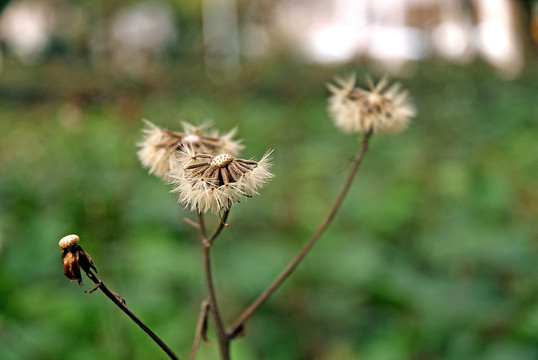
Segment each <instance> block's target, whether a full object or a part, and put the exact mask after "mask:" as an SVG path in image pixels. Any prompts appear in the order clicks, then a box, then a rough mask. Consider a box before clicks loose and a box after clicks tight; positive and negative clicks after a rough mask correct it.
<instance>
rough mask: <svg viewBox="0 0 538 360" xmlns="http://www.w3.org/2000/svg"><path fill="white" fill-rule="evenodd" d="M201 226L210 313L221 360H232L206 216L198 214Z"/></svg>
mask: <svg viewBox="0 0 538 360" xmlns="http://www.w3.org/2000/svg"><path fill="white" fill-rule="evenodd" d="M198 218H199V224H200V243H201V245H202V261H203V263H204V276H205V282H206V287H207V295H208V301H209V311H210V312H211V316H212V317H213V321H214V322H215V327H216V332H217V339H218V343H219V352H220V358H221V360H230V339H229V337H228V335H227V334H226V329H225V328H224V324H223V323H222V318H221V317H220V313H219V308H218V306H217V297H216V295H215V287H214V286H213V275H212V274H211V252H210V250H211V244H210V243H209V241H208V239H207V232H206V228H205V221H204V215H203V214H198Z"/></svg>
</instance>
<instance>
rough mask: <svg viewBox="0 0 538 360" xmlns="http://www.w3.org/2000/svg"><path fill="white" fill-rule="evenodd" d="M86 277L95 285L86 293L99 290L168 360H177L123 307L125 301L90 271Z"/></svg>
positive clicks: (166, 347)
mask: <svg viewBox="0 0 538 360" xmlns="http://www.w3.org/2000/svg"><path fill="white" fill-rule="evenodd" d="M86 275H88V277H89V278H90V280H91V281H93V282H94V284H95V285H96V286H95V288H94V289H93V290H91V291H89V292H88V293H90V292H93V291H95V290H97V289H99V290H101V291H102V292H103V294H105V295H106V297H108V298H109V299H110V300H112V302H114V304H115V305H116V306H117V307H119V308H120V309H121V311H123V312H124V313H125V314H127V316H129V317H130V318H131V320H133V321H134V322H135V323H136V325H138V326H140V328H141V329H142V330H144V332H145V333H146V334H148V335H149V336H150V337H151V338H152V339H153V341H155V343H157V345H159V346H160V347H161V349H162V350H163V351H164V352H165V353H166V354H167V355H168V356H169V357H170V359H172V360H179V358H178V357H177V355H176V354H174V352H173V351H172V350H171V349H170V348H169V347H168V345H166V344H165V343H164V341H162V340H161V339H160V338H159V337H158V336H157V335H156V334H155V333H154V332H153V331H151V329H150V328H149V327H147V326H146V324H144V323H143V322H142V321H141V320H140V319H139V318H138V317H136V316H135V314H133V313H132V312H131V310H129V308H127V306H126V305H125V301H124V300H123V299H122V298H121V297H120V296H119V295H118V294H116V293H114V292H113V291H111V290H109V289H108V288H107V287H106V285H105V284H104V283H103V282H102V281H101V280H99V278H98V277H97V276H96V275H95V274H94V273H93V272H92V271H91V270H88V271H86Z"/></svg>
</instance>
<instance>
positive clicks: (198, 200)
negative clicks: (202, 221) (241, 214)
mask: <svg viewBox="0 0 538 360" xmlns="http://www.w3.org/2000/svg"><path fill="white" fill-rule="evenodd" d="M270 154H271V152H267V153H266V154H265V155H264V156H263V157H262V158H261V160H260V161H253V160H245V159H240V158H235V157H233V156H232V155H230V154H226V153H225V154H219V155H216V156H212V155H208V154H196V153H195V152H194V151H193V150H192V149H189V148H185V149H184V151H183V152H182V156H178V157H177V158H176V160H175V161H174V162H173V163H171V170H170V177H171V179H172V180H171V182H172V184H174V185H175V187H174V189H173V190H172V191H174V192H177V193H179V202H181V203H183V204H185V206H187V207H190V208H191V210H192V211H195V212H199V213H206V212H208V211H211V212H215V213H216V212H219V211H220V210H223V209H228V208H229V207H230V206H231V205H232V204H233V203H234V202H239V201H240V200H241V199H242V198H245V197H251V196H253V195H257V194H258V190H259V189H260V188H261V187H262V186H263V185H265V184H266V183H267V182H268V181H269V180H270V179H271V178H272V177H273V174H271V173H270V172H269V168H270V167H271V161H270Z"/></svg>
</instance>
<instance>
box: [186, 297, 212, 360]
mask: <svg viewBox="0 0 538 360" xmlns="http://www.w3.org/2000/svg"><path fill="white" fill-rule="evenodd" d="M208 311H209V302H208V301H207V300H204V301H202V304H201V305H200V315H199V317H198V324H197V325H196V333H195V334H194V341H193V342H192V347H191V353H190V355H189V360H194V357H195V356H196V351H197V350H198V345H199V344H200V338H202V339H204V341H205V342H208V340H207V334H206V333H207V312H208Z"/></svg>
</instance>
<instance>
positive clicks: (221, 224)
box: [207, 208, 230, 245]
mask: <svg viewBox="0 0 538 360" xmlns="http://www.w3.org/2000/svg"><path fill="white" fill-rule="evenodd" d="M229 214H230V208H228V209H226V210H225V211H224V214H223V215H222V218H220V222H219V225H218V226H217V228H216V229H215V231H214V232H213V235H211V236H210V237H209V239H207V242H208V243H209V245H212V244H213V241H215V239H216V238H217V236H219V234H220V232H221V231H222V229H224V228H225V227H227V226H228V224H226V220H227V219H228V215H229Z"/></svg>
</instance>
